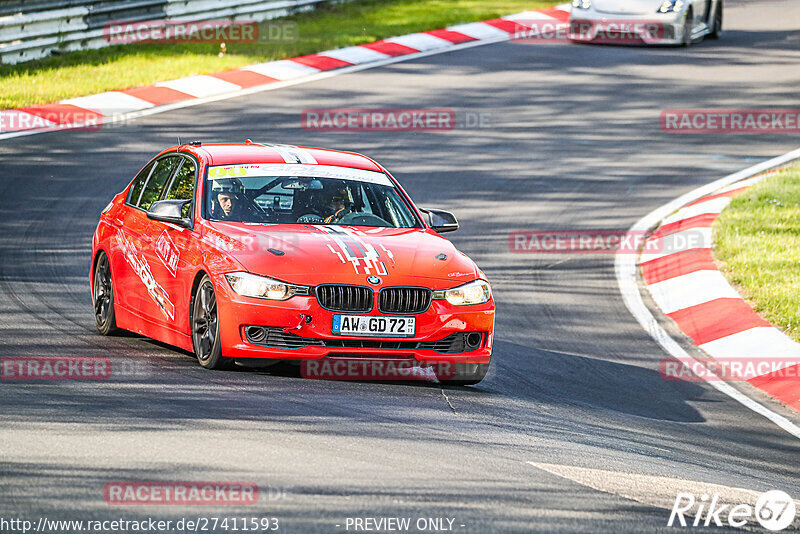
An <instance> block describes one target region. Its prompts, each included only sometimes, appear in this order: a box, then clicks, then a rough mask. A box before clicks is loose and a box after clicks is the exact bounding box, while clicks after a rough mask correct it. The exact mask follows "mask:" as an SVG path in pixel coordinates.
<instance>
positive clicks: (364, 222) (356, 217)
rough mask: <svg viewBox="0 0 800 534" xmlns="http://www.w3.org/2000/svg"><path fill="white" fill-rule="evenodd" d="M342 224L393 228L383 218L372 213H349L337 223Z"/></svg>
mask: <svg viewBox="0 0 800 534" xmlns="http://www.w3.org/2000/svg"><path fill="white" fill-rule="evenodd" d="M337 222H339V223H340V224H352V225H355V226H391V225H390V224H389V223H388V222H386V221H385V220H384V219H382V218H381V217H378V216H377V215H374V214H372V213H354V212H348V213H346V214H345V215H343V216H342V217H340V218H339V220H338V221H337Z"/></svg>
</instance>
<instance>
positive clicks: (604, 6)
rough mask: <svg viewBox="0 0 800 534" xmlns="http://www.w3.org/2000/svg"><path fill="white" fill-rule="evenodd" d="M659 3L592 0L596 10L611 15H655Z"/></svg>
mask: <svg viewBox="0 0 800 534" xmlns="http://www.w3.org/2000/svg"><path fill="white" fill-rule="evenodd" d="M661 4H662V0H592V6H593V7H594V9H595V10H596V11H598V12H600V13H609V14H612V15H650V16H652V17H655V16H656V11H658V8H659V7H661ZM576 11H577V10H576Z"/></svg>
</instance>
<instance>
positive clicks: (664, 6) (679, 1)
mask: <svg viewBox="0 0 800 534" xmlns="http://www.w3.org/2000/svg"><path fill="white" fill-rule="evenodd" d="M681 9H683V0H664V1H663V2H662V3H661V7H659V8H658V12H659V13H675V12H677V11H680V10H681Z"/></svg>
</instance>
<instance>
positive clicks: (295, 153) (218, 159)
mask: <svg viewBox="0 0 800 534" xmlns="http://www.w3.org/2000/svg"><path fill="white" fill-rule="evenodd" d="M178 150H180V151H181V152H189V153H192V154H194V155H195V156H197V158H198V159H201V160H203V161H205V162H206V163H207V164H208V165H240V164H246V163H310V164H314V163H316V164H319V165H334V166H338V167H350V168H353V169H365V170H369V171H382V169H381V168H380V167H379V166H378V164H377V163H375V162H374V161H372V160H371V159H370V158H368V157H366V156H362V155H361V154H356V153H355V152H342V151H339V150H329V149H326V148H313V147H302V146H294V145H281V144H260V143H252V142H245V143H211V144H195V143H191V144H188V145H180V146H173V147H170V148H168V149H166V150H165V151H164V152H162V154H166V153H167V152H175V151H178Z"/></svg>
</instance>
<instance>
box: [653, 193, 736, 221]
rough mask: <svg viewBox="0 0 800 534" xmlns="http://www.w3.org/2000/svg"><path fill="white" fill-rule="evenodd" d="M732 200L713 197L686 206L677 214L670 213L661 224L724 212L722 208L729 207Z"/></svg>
mask: <svg viewBox="0 0 800 534" xmlns="http://www.w3.org/2000/svg"><path fill="white" fill-rule="evenodd" d="M731 200H732V199H731V198H730V197H719V198H712V199H711V200H706V201H705V202H700V203H698V204H694V205H692V206H686V207H685V208H681V209H679V210H678V211H677V213H675V215H670V216H669V217H667V218H666V219H664V220H663V221H661V226H664V225H665V224H671V223H674V222H678V221H682V220H683V219H688V218H690V217H697V216H698V215H705V214H707V213H714V214H719V213H722V210H724V209H725V208H727V207H728V204H730V203H731Z"/></svg>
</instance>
